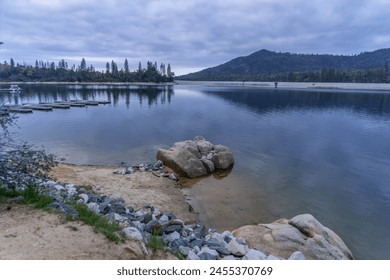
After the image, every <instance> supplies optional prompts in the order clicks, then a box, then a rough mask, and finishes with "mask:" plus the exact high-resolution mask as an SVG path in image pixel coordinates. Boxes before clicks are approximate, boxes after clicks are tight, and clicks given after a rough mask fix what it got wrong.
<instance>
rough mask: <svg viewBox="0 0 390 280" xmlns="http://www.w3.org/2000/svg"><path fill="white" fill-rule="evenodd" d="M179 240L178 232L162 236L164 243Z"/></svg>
mask: <svg viewBox="0 0 390 280" xmlns="http://www.w3.org/2000/svg"><path fill="white" fill-rule="evenodd" d="M179 238H180V233H178V232H176V231H174V232H172V233H170V234H167V235H164V236H163V239H164V240H165V241H166V242H168V243H169V242H173V241H175V240H177V239H179Z"/></svg>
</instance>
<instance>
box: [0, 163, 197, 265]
mask: <svg viewBox="0 0 390 280" xmlns="http://www.w3.org/2000/svg"><path fill="white" fill-rule="evenodd" d="M116 169H118V168H116V167H99V166H77V165H70V164H59V165H58V166H57V167H55V168H54V169H53V170H52V172H51V174H50V176H51V177H52V178H53V179H56V180H57V181H58V182H66V183H73V184H76V185H84V186H86V187H87V188H91V189H92V190H93V191H94V192H96V193H99V194H104V195H107V196H110V197H112V198H119V197H121V198H123V199H124V200H125V202H126V205H128V206H131V207H134V208H135V209H137V208H142V207H143V206H144V205H152V206H154V207H155V208H157V209H159V210H160V211H172V212H173V213H175V215H176V216H177V217H178V218H179V219H181V220H183V221H184V222H185V223H186V224H187V223H194V222H195V221H196V216H195V214H194V213H192V212H190V211H189V205H188V204H187V202H186V198H185V196H184V194H183V192H182V191H181V190H180V188H179V185H178V184H177V182H176V181H173V180H170V179H167V178H158V177H156V176H155V175H153V174H152V173H151V172H136V173H133V174H128V175H117V174H113V171H114V170H116ZM0 221H1V227H0V259H18V260H22V259H61V260H67V259H90V260H92V259H105V260H106V259H107V260H108V259H112V260H115V259H139V258H142V259H144V258H146V259H170V258H174V257H173V256H171V255H166V254H162V253H161V252H159V253H157V254H156V253H154V252H152V251H150V252H149V255H148V256H145V255H144V253H143V251H142V248H141V247H140V245H139V244H138V243H137V242H132V241H128V242H126V243H118V244H117V243H115V242H112V241H109V240H108V239H106V238H105V237H104V236H103V235H101V234H98V233H96V232H94V231H93V229H92V228H91V227H90V226H87V225H85V224H83V223H82V222H78V221H71V222H65V220H64V217H63V216H62V215H60V214H57V213H48V212H45V211H43V210H37V209H33V208H32V207H30V206H27V205H19V204H10V203H3V204H0Z"/></svg>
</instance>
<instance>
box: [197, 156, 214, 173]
mask: <svg viewBox="0 0 390 280" xmlns="http://www.w3.org/2000/svg"><path fill="white" fill-rule="evenodd" d="M200 161H201V162H202V163H203V165H204V167H205V168H206V170H207V172H208V173H213V172H214V171H215V166H214V163H213V162H212V161H211V160H208V159H206V158H202V159H201V160H200Z"/></svg>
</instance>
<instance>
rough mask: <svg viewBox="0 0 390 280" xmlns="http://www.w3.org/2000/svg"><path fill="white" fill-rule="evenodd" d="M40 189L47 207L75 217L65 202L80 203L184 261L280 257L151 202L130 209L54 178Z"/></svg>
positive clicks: (130, 235) (298, 255)
mask: <svg viewBox="0 0 390 280" xmlns="http://www.w3.org/2000/svg"><path fill="white" fill-rule="evenodd" d="M40 188H41V189H42V190H44V191H45V192H46V193H47V194H50V195H51V196H52V197H53V198H55V202H53V203H52V204H51V207H54V208H57V209H59V210H60V211H61V212H62V213H63V214H64V215H68V216H72V217H73V218H77V212H76V210H75V209H74V208H73V207H72V206H71V205H69V204H68V203H67V201H69V200H73V201H76V202H77V203H83V204H85V205H86V206H87V207H88V208H89V209H90V210H91V211H93V212H95V213H96V214H98V215H102V216H105V217H107V218H108V219H109V220H110V221H111V222H115V223H117V224H119V225H120V226H121V227H122V228H123V229H122V233H123V234H124V235H126V236H127V237H128V238H130V239H134V240H136V241H137V242H141V243H142V246H143V247H146V244H148V242H149V240H150V239H151V238H152V236H153V237H154V238H157V239H159V240H160V241H161V242H162V243H163V244H164V246H165V250H166V251H168V252H171V253H173V254H175V255H177V256H178V255H180V256H181V257H183V258H186V259H188V260H221V259H222V260H230V259H231V260H233V259H243V260H264V259H272V260H277V259H281V258H280V257H277V256H274V255H270V254H268V255H267V254H266V253H264V252H263V251H262V250H260V249H257V248H249V246H248V244H247V243H246V242H245V240H244V239H243V238H236V237H235V236H234V235H233V234H232V233H231V232H230V231H225V232H223V233H218V232H217V231H215V230H212V229H207V228H206V227H205V226H203V225H200V224H191V225H186V224H184V222H183V221H181V220H180V219H177V217H176V216H175V215H174V213H172V212H170V211H167V212H160V211H159V210H158V209H155V208H154V207H153V206H151V205H145V206H144V207H143V208H142V209H134V208H132V207H129V206H126V205H125V201H124V200H123V199H121V198H118V199H112V198H110V197H108V196H105V195H99V194H95V193H93V192H92V191H89V190H86V189H85V188H83V187H76V186H75V185H73V184H59V183H57V182H55V181H46V182H43V183H42V184H41V185H40ZM288 259H304V256H303V255H302V253H300V252H294V253H293V254H291V256H289V257H288Z"/></svg>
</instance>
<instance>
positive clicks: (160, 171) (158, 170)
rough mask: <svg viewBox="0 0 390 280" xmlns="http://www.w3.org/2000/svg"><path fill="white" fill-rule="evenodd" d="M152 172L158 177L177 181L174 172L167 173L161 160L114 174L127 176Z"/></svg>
mask: <svg viewBox="0 0 390 280" xmlns="http://www.w3.org/2000/svg"><path fill="white" fill-rule="evenodd" d="M137 171H139V172H152V173H153V174H154V175H155V176H157V177H167V178H169V179H171V180H177V178H176V176H175V175H174V174H173V173H172V172H165V171H164V165H163V163H162V161H161V160H157V161H155V162H149V163H141V164H136V165H132V166H126V167H123V168H120V169H118V170H115V171H114V174H119V175H126V174H133V173H134V172H137Z"/></svg>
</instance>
